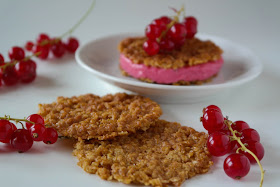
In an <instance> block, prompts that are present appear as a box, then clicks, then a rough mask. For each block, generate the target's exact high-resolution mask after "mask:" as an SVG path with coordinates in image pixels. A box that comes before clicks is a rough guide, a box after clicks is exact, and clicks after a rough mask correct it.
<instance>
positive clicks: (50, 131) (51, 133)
mask: <svg viewBox="0 0 280 187" xmlns="http://www.w3.org/2000/svg"><path fill="white" fill-rule="evenodd" d="M57 138H58V134H57V132H56V130H55V129H54V128H46V131H45V133H44V139H43V142H44V143H45V144H54V143H55V142H56V141H57Z"/></svg>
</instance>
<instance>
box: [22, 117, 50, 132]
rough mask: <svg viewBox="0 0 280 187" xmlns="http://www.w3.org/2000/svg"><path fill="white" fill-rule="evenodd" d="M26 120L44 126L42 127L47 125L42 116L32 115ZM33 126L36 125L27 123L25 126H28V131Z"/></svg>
mask: <svg viewBox="0 0 280 187" xmlns="http://www.w3.org/2000/svg"><path fill="white" fill-rule="evenodd" d="M26 119H27V120H28V121H32V122H34V123H39V124H42V125H44V124H45V122H44V118H43V117H42V116H40V115H39V114H31V115H30V116H28V117H27V118H26ZM32 125H34V124H32V123H28V122H26V123H25V126H26V128H27V129H30V127H32Z"/></svg>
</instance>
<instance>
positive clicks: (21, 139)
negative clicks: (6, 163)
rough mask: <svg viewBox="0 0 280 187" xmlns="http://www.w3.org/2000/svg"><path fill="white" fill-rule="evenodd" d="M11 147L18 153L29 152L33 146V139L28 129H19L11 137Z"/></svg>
mask: <svg viewBox="0 0 280 187" xmlns="http://www.w3.org/2000/svg"><path fill="white" fill-rule="evenodd" d="M11 145H12V147H13V148H14V149H16V150H17V151H18V152H20V153H22V152H25V151H28V150H29V149H30V148H31V147H32V145H33V139H32V137H31V135H30V133H29V131H28V130H26V129H17V130H16V131H14V133H13V134H12V136H11Z"/></svg>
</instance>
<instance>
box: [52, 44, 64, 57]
mask: <svg viewBox="0 0 280 187" xmlns="http://www.w3.org/2000/svg"><path fill="white" fill-rule="evenodd" d="M51 51H52V53H53V55H54V56H55V57H57V58H60V57H62V56H63V55H64V54H65V47H64V44H63V43H62V42H61V40H59V41H58V42H56V43H54V44H53V45H52V46H51Z"/></svg>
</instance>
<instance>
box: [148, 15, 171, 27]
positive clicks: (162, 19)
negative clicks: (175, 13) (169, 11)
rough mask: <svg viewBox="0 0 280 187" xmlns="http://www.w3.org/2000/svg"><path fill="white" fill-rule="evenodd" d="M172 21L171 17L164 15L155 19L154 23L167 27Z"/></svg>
mask: <svg viewBox="0 0 280 187" xmlns="http://www.w3.org/2000/svg"><path fill="white" fill-rule="evenodd" d="M170 22H171V19H170V18H169V17H167V16H162V17H160V18H158V19H155V20H153V22H152V24H155V25H158V26H160V27H163V28H166V25H167V24H169V23H170Z"/></svg>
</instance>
